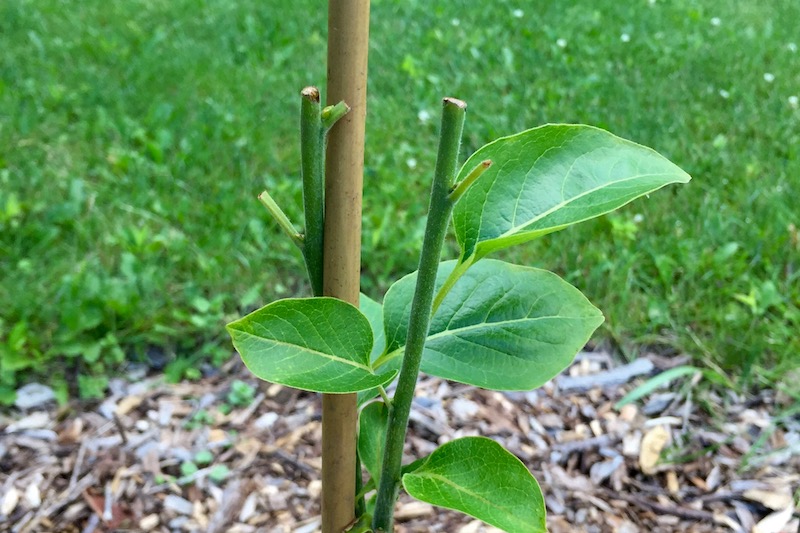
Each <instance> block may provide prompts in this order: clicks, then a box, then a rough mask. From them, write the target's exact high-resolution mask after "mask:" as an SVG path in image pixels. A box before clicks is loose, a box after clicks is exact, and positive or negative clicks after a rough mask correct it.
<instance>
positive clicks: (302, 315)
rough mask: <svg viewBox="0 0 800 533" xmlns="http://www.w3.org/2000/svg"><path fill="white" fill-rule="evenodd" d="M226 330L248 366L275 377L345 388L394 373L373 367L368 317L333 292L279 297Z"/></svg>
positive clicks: (314, 387) (309, 386)
mask: <svg viewBox="0 0 800 533" xmlns="http://www.w3.org/2000/svg"><path fill="white" fill-rule="evenodd" d="M228 333H230V335H231V338H232V339H233V345H234V346H235V347H236V349H237V350H238V351H239V353H240V354H241V356H242V360H243V361H244V363H245V365H247V368H248V369H249V370H250V371H251V372H252V373H253V374H255V375H256V376H257V377H259V378H261V379H263V380H266V381H271V382H273V383H280V384H281V385H287V386H289V387H295V388H297V389H303V390H308V391H313V392H326V393H347V392H357V391H360V390H366V389H370V388H373V387H377V386H378V385H382V384H383V383H386V382H387V381H390V380H391V379H392V378H393V377H394V372H384V373H382V374H380V375H376V374H375V373H374V372H373V370H372V367H371V366H370V361H369V355H370V351H371V350H372V331H371V328H370V324H369V321H368V320H367V318H366V317H365V316H364V315H363V314H361V312H360V311H359V310H358V309H356V308H355V307H354V306H352V305H350V304H349V303H347V302H344V301H342V300H337V299H335V298H290V299H286V300H279V301H277V302H273V303H271V304H269V305H267V306H265V307H262V308H261V309H259V310H257V311H255V312H253V313H251V314H249V315H247V316H245V317H244V318H241V319H239V320H237V321H235V322H231V323H230V324H228Z"/></svg>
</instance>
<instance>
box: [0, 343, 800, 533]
mask: <svg viewBox="0 0 800 533" xmlns="http://www.w3.org/2000/svg"><path fill="white" fill-rule="evenodd" d="M680 362H681V361H679V360H667V359H663V358H660V357H657V356H649V357H647V358H645V359H641V360H638V361H636V362H634V364H633V365H634V366H620V365H616V364H615V363H614V362H613V360H612V358H611V357H610V356H608V355H606V354H603V353H583V354H581V355H580V356H579V358H578V360H577V361H576V363H575V364H574V365H573V366H572V367H571V368H570V369H569V371H568V372H567V373H566V375H565V376H563V377H561V378H558V379H556V380H554V381H553V382H550V383H548V384H547V385H546V386H545V387H543V388H542V389H539V390H537V391H532V392H527V393H501V392H493V391H484V390H480V389H476V388H474V387H469V386H465V385H460V384H454V383H449V382H446V381H442V380H440V379H436V378H430V377H423V378H422V379H421V381H420V384H419V389H418V394H417V399H416V400H415V407H414V414H413V415H412V421H411V427H410V434H409V438H408V440H407V444H408V447H407V450H406V451H407V455H408V457H407V459H408V460H409V461H410V460H412V459H414V458H417V457H420V456H424V455H426V454H428V453H430V452H431V451H433V450H434V449H435V448H436V446H438V445H439V444H442V443H444V442H446V441H448V440H451V439H454V438H458V437H462V436H467V435H485V436H488V437H491V438H493V439H496V440H497V441H499V442H501V443H502V444H503V445H504V446H505V447H506V448H508V449H509V450H510V451H512V452H513V453H515V454H516V455H517V456H518V457H520V458H521V459H522V460H523V461H524V462H525V463H526V464H527V465H528V467H529V468H530V469H531V470H532V472H533V473H534V474H535V475H536V477H537V479H538V480H539V481H540V483H541V485H542V489H543V491H544V493H545V495H546V501H547V506H548V528H549V529H550V531H551V532H553V533H559V532H573V531H587V532H605V531H609V532H612V531H613V532H620V533H623V532H624V533H634V532H640V531H642V532H643V531H649V532H662V531H664V532H666V531H687V532H706V531H737V532H746V531H758V532H760V533H779V532H786V533H789V532H791V533H797V532H798V531H800V514H799V513H798V509H797V508H796V507H795V503H796V502H795V500H794V498H795V497H796V495H797V494H798V493H797V491H798V488H799V487H800V413H798V411H797V410H795V411H794V412H791V411H790V412H787V408H789V407H790V405H791V402H790V399H789V398H786V397H783V396H782V395H781V394H780V393H776V392H774V391H770V390H764V391H761V392H760V393H758V394H757V395H754V396H747V397H744V396H740V395H737V394H734V393H732V392H728V391H723V392H720V389H719V388H717V389H713V388H710V389H709V388H698V387H696V386H694V385H696V382H697V379H698V378H697V377H695V378H694V382H692V381H687V380H691V379H692V378H683V383H684V386H683V387H681V388H677V387H675V386H674V384H673V387H672V388H670V389H662V390H659V391H657V392H655V393H654V394H651V395H649V396H648V397H647V398H645V399H644V400H643V401H642V402H640V403H639V404H638V406H637V405H635V404H631V405H628V406H625V407H623V408H621V409H615V408H614V403H615V402H616V401H618V400H619V399H620V398H621V397H622V396H623V394H625V393H626V392H627V391H629V390H631V389H632V388H633V387H634V386H635V385H636V384H638V383H639V382H640V381H641V379H642V378H641V377H639V378H635V377H634V376H636V375H637V374H642V373H644V374H645V375H653V374H655V373H658V372H661V371H664V370H666V369H667V368H669V367H670V366H673V365H674V364H676V363H680ZM636 365H638V366H636ZM631 369H633V370H635V371H631ZM131 378H133V379H129V380H115V381H114V382H113V383H112V386H111V387H110V391H109V396H108V397H107V398H106V399H105V400H104V401H103V402H102V403H94V404H86V403H82V404H81V403H73V404H71V405H69V406H67V407H62V408H59V407H57V406H56V405H55V404H54V402H52V401H50V402H45V403H41V402H39V404H38V405H29V406H27V408H26V409H15V410H13V411H12V412H9V413H6V414H5V415H2V416H0V530H2V531H11V532H14V533H23V532H34V531H37V532H38V531H65V532H85V533H91V532H111V531H163V532H167V531H176V532H177V531H202V532H233V533H235V532H242V533H245V532H255V531H265V532H273V531H274V532H289V531H294V532H298V533H311V532H314V531H317V530H318V527H319V503H318V497H319V493H320V483H319V481H318V479H319V470H320V459H319V452H320V446H319V442H320V432H321V425H320V401H319V398H318V397H317V395H315V394H309V393H305V392H301V391H296V390H292V389H287V388H284V387H281V386H278V385H272V384H268V383H263V382H258V381H257V380H255V379H253V378H252V377H251V376H250V375H249V374H248V373H247V372H246V371H245V370H244V369H243V368H242V366H241V364H240V363H239V362H238V360H232V361H231V362H230V363H229V364H228V365H227V367H226V368H224V369H223V371H222V372H219V373H218V374H216V375H215V376H212V377H208V378H205V379H203V380H202V381H200V382H197V383H181V384H177V385H170V384H164V383H163V380H162V379H161V378H159V377H151V378H146V377H144V376H142V375H141V372H139V373H138V374H137V375H132V376H131ZM236 379H239V380H243V381H245V382H248V383H251V384H253V385H254V386H255V387H257V390H256V396H255V399H254V400H253V401H252V402H250V403H249V405H243V406H239V407H235V408H233V410H231V411H230V412H228V413H227V414H223V412H222V411H221V410H220V407H221V406H223V405H224V404H226V402H227V401H228V400H227V398H228V394H229V391H230V389H231V383H232V382H233V381H234V380H236ZM620 381H622V382H624V383H622V384H620ZM677 383H680V382H677ZM34 403H35V402H34ZM223 411H224V409H223ZM189 463H191V464H189ZM195 465H196V466H197V468H193V466H195ZM396 517H397V524H398V525H397V530H398V531H405V532H411V531H414V532H428V531H441V532H447V533H450V532H460V533H469V532H472V533H477V532H481V531H497V530H496V529H494V528H491V527H489V526H486V525H484V524H482V523H481V522H479V521H476V520H473V519H471V518H469V517H466V516H464V515H461V514H459V513H455V512H451V511H447V510H443V509H440V508H434V507H431V506H430V505H427V504H422V503H419V502H414V501H412V500H411V499H410V498H408V497H407V496H404V497H402V498H401V501H400V503H399V504H398V507H397V513H396Z"/></svg>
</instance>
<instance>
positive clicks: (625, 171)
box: [453, 124, 691, 258]
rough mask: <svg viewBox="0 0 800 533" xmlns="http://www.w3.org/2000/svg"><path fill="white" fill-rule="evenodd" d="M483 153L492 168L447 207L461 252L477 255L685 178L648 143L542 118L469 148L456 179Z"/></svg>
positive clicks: (588, 127)
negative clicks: (532, 125)
mask: <svg viewBox="0 0 800 533" xmlns="http://www.w3.org/2000/svg"><path fill="white" fill-rule="evenodd" d="M486 159H490V160H492V162H493V164H492V166H491V167H489V169H487V170H486V172H485V173H484V174H483V175H482V176H481V177H480V178H479V179H478V181H477V182H475V183H474V184H473V185H472V186H471V187H470V188H469V189H468V190H467V191H466V192H465V193H464V195H463V196H462V197H461V199H460V200H459V201H458V203H457V204H456V206H455V209H454V211H453V224H454V226H455V231H456V238H457V239H458V243H459V245H460V246H461V253H462V258H468V257H471V256H473V255H476V256H477V258H481V257H484V256H485V255H486V254H488V253H489V252H491V251H493V250H497V249H500V248H505V247H507V246H511V245H514V244H519V243H522V242H525V241H529V240H531V239H534V238H537V237H540V236H542V235H545V234H547V233H551V232H553V231H556V230H559V229H562V228H565V227H567V226H569V225H571V224H575V223H577V222H582V221H584V220H588V219H590V218H594V217H597V216H600V215H602V214H604V213H608V212H609V211H613V210H614V209H617V208H618V207H621V206H623V205H625V204H627V203H628V202H630V201H632V200H634V199H636V198H638V197H640V196H642V195H645V194H648V193H650V192H653V191H655V190H657V189H660V188H661V187H663V186H665V185H667V184H670V183H686V182H688V181H689V180H690V179H691V177H690V176H689V175H688V174H686V173H685V172H684V171H683V170H681V169H680V168H678V167H677V166H676V165H674V164H673V163H671V162H670V161H669V160H667V159H666V158H664V157H663V156H661V155H659V154H658V153H657V152H655V151H653V150H651V149H650V148H646V147H644V146H641V145H638V144H636V143H633V142H631V141H627V140H625V139H621V138H619V137H617V136H615V135H612V134H611V133H608V132H607V131H604V130H601V129H598V128H594V127H591V126H584V125H567V124H548V125H545V126H541V127H538V128H534V129H530V130H527V131H523V132H521V133H518V134H516V135H512V136H510V137H503V138H501V139H497V140H496V141H494V142H491V143H489V144H487V145H486V146H484V147H482V148H481V149H479V150H478V151H477V152H475V153H474V154H472V156H471V157H470V158H469V159H468V160H467V161H466V163H464V166H463V167H462V168H461V170H460V171H459V174H458V177H457V180H458V181H460V180H462V179H464V178H465V177H466V176H467V175H468V174H469V173H470V172H471V171H472V169H473V168H475V167H476V166H477V165H478V164H479V163H480V162H481V161H484V160H486Z"/></svg>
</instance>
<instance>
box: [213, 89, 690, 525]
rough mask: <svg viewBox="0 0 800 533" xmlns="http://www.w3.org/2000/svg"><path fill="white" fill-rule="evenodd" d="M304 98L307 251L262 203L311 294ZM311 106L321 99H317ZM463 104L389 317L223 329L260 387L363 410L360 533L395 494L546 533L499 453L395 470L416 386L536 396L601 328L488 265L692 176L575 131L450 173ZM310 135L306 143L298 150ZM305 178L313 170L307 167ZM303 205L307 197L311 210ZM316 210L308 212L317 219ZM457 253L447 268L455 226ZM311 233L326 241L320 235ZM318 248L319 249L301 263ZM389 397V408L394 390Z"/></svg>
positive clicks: (595, 314) (343, 306)
mask: <svg viewBox="0 0 800 533" xmlns="http://www.w3.org/2000/svg"><path fill="white" fill-rule="evenodd" d="M314 92H315V91H308V90H306V91H304V92H303V96H304V99H303V111H302V113H301V116H302V118H301V130H302V131H303V132H304V135H303V136H302V137H303V139H304V142H303V143H302V145H303V149H302V153H303V158H304V172H303V177H304V180H305V181H306V183H305V185H304V192H305V194H306V198H305V199H306V220H307V225H306V235H305V236H304V235H302V234H300V233H299V232H298V231H297V230H296V229H295V227H294V226H293V225H292V223H291V222H290V221H289V220H288V218H287V217H286V215H285V214H284V213H283V212H282V211H281V210H280V209H279V208H278V207H277V204H276V203H275V202H274V201H273V200H272V199H271V198H270V197H269V195H268V194H267V193H266V192H265V193H262V195H261V197H260V198H261V199H262V201H263V202H264V204H265V205H266V206H267V207H268V209H269V210H270V211H271V212H272V214H273V215H274V216H275V217H276V219H277V220H278V222H279V223H280V225H281V227H282V228H283V229H284V230H285V231H286V232H287V234H288V235H289V236H290V237H291V238H292V240H293V241H295V242H296V243H297V244H298V245H299V246H300V247H301V249H302V250H303V254H304V257H305V259H306V263H307V270H308V272H309V275H310V276H311V285H312V287H314V293H315V294H318V291H317V288H318V285H317V284H316V282H315V277H314V276H315V272H317V271H318V266H319V264H318V261H319V256H318V255H317V254H316V252H315V250H318V247H319V246H320V245H319V241H318V240H315V239H309V233H314V234H315V235H316V236H317V237H319V234H316V231H318V230H317V229H315V228H314V227H312V226H309V225H308V220H315V221H317V222H316V223H317V224H319V220H321V219H322V216H323V213H322V212H321V211H316V212H314V213H309V211H308V209H309V208H310V206H312V207H311V208H312V209H321V205H322V204H321V202H319V197H318V196H319V195H321V190H322V189H321V188H320V187H321V185H320V184H319V182H318V181H317V182H313V181H312V182H309V177H311V178H313V179H315V180H318V179H319V177H320V176H319V174H318V173H315V172H306V171H305V169H306V168H312V169H313V168H318V169H320V168H322V167H321V165H320V161H321V160H322V157H323V155H322V154H323V152H322V150H323V146H324V142H323V139H324V133H325V131H327V130H326V129H325V128H326V127H327V126H323V125H321V124H324V123H325V121H326V119H325V117H326V116H330V113H331V112H332V110H333V109H334V108H326V109H323V110H319V104H318V96H317V103H316V110H314V109H315V108H314V105H315V104H314V102H313V101H312V99H311V98H309V97H308V95H309V94H313V93H314ZM316 94H317V95H318V93H316ZM465 111H466V104H464V103H463V102H461V101H459V100H456V99H452V98H446V99H445V100H444V104H443V113H442V123H441V133H440V140H439V152H438V159H437V162H436V169H435V172H434V178H433V186H432V191H431V197H430V209H429V212H428V219H427V227H426V231H425V235H424V241H423V246H422V253H421V258H420V261H419V269H418V271H417V272H414V273H412V274H409V275H407V276H405V277H403V278H401V279H400V280H398V281H396V282H395V283H394V284H393V285H392V286H391V287H390V288H389V290H388V291H387V293H386V295H385V297H384V300H383V304H382V305H381V304H379V303H377V302H375V301H373V300H370V299H369V298H367V297H366V296H363V295H362V297H361V305H360V310H359V309H358V308H356V307H354V306H352V305H350V304H348V303H345V302H343V301H341V300H337V299H333V298H327V297H314V298H290V299H284V300H279V301H276V302H273V303H270V304H269V305H267V306H265V307H263V308H261V309H259V310H257V311H255V312H253V313H251V314H249V315H247V316H245V317H243V318H241V319H239V320H237V321H235V322H232V323H231V324H229V325H228V332H229V333H230V335H231V337H232V339H233V344H234V345H235V347H236V349H237V350H238V351H239V353H240V354H241V356H242V359H243V361H244V362H245V364H246V365H247V367H248V368H249V369H250V371H251V372H253V374H255V375H256V376H257V377H259V378H261V379H264V380H267V381H271V382H274V383H280V384H283V385H286V386H290V387H295V388H299V389H303V390H308V391H315V392H320V393H353V392H357V393H358V394H359V404H360V405H361V406H362V409H361V413H360V421H359V428H360V429H359V439H358V455H359V458H360V461H361V463H362V465H363V467H364V469H365V470H366V472H367V474H368V475H369V481H368V482H367V483H366V484H365V485H364V486H363V488H362V489H361V491H360V493H359V494H358V503H357V506H358V511H359V512H358V513H357V516H358V520H357V524H358V525H357V526H354V527H353V529H352V530H353V531H356V530H359V531H367V530H370V529H371V530H374V531H383V532H387V531H391V530H392V527H393V509H394V505H395V502H396V499H397V497H398V494H399V491H400V487H401V486H402V487H403V488H404V489H405V490H406V492H408V494H410V495H411V496H413V497H414V498H417V499H419V500H421V501H424V502H428V503H430V504H433V505H438V506H441V507H447V508H451V509H456V510H459V511H462V512H464V513H466V514H469V515H471V516H474V517H476V518H479V519H481V520H483V521H485V522H487V523H489V524H492V525H494V526H496V527H499V528H502V529H504V530H506V531H512V532H539V531H545V505H544V498H543V496H542V493H541V490H540V489H539V486H538V484H537V482H536V480H535V479H534V478H533V476H532V475H531V474H530V472H529V471H528V470H527V468H526V467H525V466H524V465H523V464H522V462H521V461H519V459H517V458H516V457H515V456H514V455H512V454H511V453H509V452H508V451H506V450H504V449H503V448H502V447H501V446H500V445H499V444H497V443H496V442H494V441H492V440H490V439H487V438H482V437H466V438H461V439H456V440H453V441H451V442H448V443H447V444H444V445H443V446H441V447H440V448H438V449H437V450H436V451H434V452H433V453H432V454H431V455H429V456H428V457H425V458H423V459H421V460H418V461H416V462H414V463H411V464H409V465H403V464H401V461H402V452H403V444H404V440H405V435H406V428H407V425H408V418H409V413H410V408H411V402H412V398H413V396H414V389H415V385H416V381H417V376H418V374H419V372H420V371H423V372H426V373H428V374H431V375H434V376H438V377H440V378H444V379H448V380H452V381H457V382H461V383H466V384H470V385H475V386H478V387H483V388H486V389H492V390H529V389H533V388H536V387H539V386H541V385H542V384H544V383H545V382H546V381H548V380H550V379H552V378H553V377H554V376H556V375H557V374H558V373H559V372H561V371H562V370H563V369H564V368H565V367H566V366H567V365H569V364H570V362H571V361H572V360H573V358H574V356H575V354H576V353H577V352H578V350H580V349H581V348H582V347H583V346H584V344H585V343H586V342H587V340H588V339H589V337H590V336H591V334H592V332H593V331H594V330H595V329H596V328H597V327H598V326H599V325H600V324H601V323H602V322H603V315H602V313H601V312H600V311H599V310H598V309H597V308H595V307H594V306H593V305H592V304H591V303H590V302H589V301H588V300H587V299H586V297H585V296H583V294H581V292H580V291H579V290H578V289H576V288H575V287H573V286H572V285H570V284H568V283H567V282H566V281H564V280H562V279H561V278H559V277H558V276H556V275H555V274H553V273H551V272H548V271H545V270H540V269H536V268H530V267H525V266H519V265H513V264H509V263H506V262H503V261H498V260H495V259H488V258H487V256H489V255H490V254H492V253H493V252H495V251H497V250H500V249H503V248H507V247H509V246H513V245H517V244H521V243H524V242H527V241H530V240H533V239H537V238H539V237H542V236H544V235H547V234H549V233H552V232H554V231H557V230H560V229H563V228H566V227H568V226H570V225H572V224H575V223H578V222H582V221H585V220H588V219H591V218H594V217H598V216H600V215H603V214H605V213H608V212H610V211H613V210H615V209H617V208H618V207H621V206H623V205H625V204H627V203H628V202H630V201H632V200H634V199H635V198H638V197H640V196H643V195H647V194H649V193H651V192H653V191H655V190H657V189H659V188H661V187H663V186H665V185H667V184H670V183H686V182H688V181H689V180H690V177H689V175H688V174H686V173H685V172H683V171H682V170H681V169H680V168H678V167H677V166H675V165H674V164H672V163H671V162H669V161H668V160H667V159H665V158H664V157H662V156H661V155H659V154H658V153H656V152H654V151H653V150H651V149H649V148H645V147H643V146H640V145H638V144H635V143H632V142H630V141H626V140H623V139H621V138H619V137H616V136H614V135H612V134H610V133H608V132H606V131H603V130H601V129H598V128H594V127H590V126H584V125H565V124H550V125H545V126H541V127H538V128H534V129H530V130H527V131H523V132H521V133H518V134H516V135H512V136H510V137H504V138H501V139H498V140H495V141H493V142H491V143H489V144H487V145H485V146H484V147H482V148H480V149H479V150H478V151H476V152H475V153H474V154H472V155H471V156H470V157H469V158H468V159H467V161H466V162H465V163H464V164H463V165H462V166H461V169H460V170H458V164H457V162H458V152H459V146H460V142H461V135H462V130H463V124H464V117H465ZM308 131H314V132H315V133H314V135H313V136H311V137H310V138H311V139H312V141H313V142H312V143H311V144H309V141H308V140H307V139H308V138H309V136H308V135H307V133H308ZM309 163H311V165H309ZM309 195H311V197H309ZM313 206H316V207H313ZM451 219H452V221H453V226H454V229H455V236H456V239H457V241H458V244H459V247H460V249H461V253H460V256H459V257H458V258H457V259H455V260H449V261H444V262H440V254H441V250H442V245H443V242H444V239H445V235H446V233H447V230H448V226H449V223H450V220H451ZM318 227H319V226H318ZM309 243H313V248H308V245H309ZM395 381H396V389H395V391H394V394H393V395H391V396H390V394H389V392H388V391H387V389H388V388H389V385H390V384H392V383H393V382H395Z"/></svg>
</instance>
